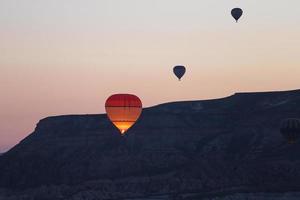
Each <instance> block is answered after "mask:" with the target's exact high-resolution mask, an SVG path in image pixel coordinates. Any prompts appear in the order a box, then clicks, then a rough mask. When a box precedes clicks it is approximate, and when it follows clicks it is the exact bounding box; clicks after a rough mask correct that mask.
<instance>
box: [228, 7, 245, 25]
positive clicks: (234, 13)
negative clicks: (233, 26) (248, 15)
mask: <svg viewBox="0 0 300 200" xmlns="http://www.w3.org/2000/svg"><path fill="white" fill-rule="evenodd" d="M231 15H232V17H233V18H234V19H235V21H236V22H238V20H239V19H240V18H241V16H242V15H243V10H242V9H241V8H234V9H232V10H231Z"/></svg>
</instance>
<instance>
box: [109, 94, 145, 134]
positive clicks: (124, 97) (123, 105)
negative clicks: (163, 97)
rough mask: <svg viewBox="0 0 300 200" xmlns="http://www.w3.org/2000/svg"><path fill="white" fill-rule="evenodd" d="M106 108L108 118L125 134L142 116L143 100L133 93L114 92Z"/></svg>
mask: <svg viewBox="0 0 300 200" xmlns="http://www.w3.org/2000/svg"><path fill="white" fill-rule="evenodd" d="M105 109H106V113H107V115H108V118H109V119H110V120H111V121H112V123H113V124H114V125H115V126H116V127H117V128H118V129H119V130H120V132H121V134H122V135H124V134H125V132H126V131H127V130H128V129H129V128H130V127H131V126H132V125H133V124H134V123H135V122H136V121H137V120H138V118H139V117H140V115H141V112H142V102H141V100H140V99H139V98H138V97H137V96H135V95H132V94H114V95H112V96H110V97H109V98H108V99H107V100H106V103H105Z"/></svg>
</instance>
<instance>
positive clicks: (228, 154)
mask: <svg viewBox="0 0 300 200" xmlns="http://www.w3.org/2000/svg"><path fill="white" fill-rule="evenodd" d="M288 117H296V118H297V117H298V118H299V117H300V90H297V91H288V92H269V93H239V94H235V95H233V96H230V97H227V98H223V99H216V100H207V101H192V102H175V103H168V104H163V105H159V106H155V107H151V108H147V109H144V110H143V113H142V116H141V118H140V120H139V121H138V122H137V124H136V125H135V126H134V127H132V128H131V129H130V130H129V132H128V133H127V135H126V136H125V137H122V136H120V134H119V133H118V131H117V130H116V129H115V128H114V127H113V126H112V124H111V123H110V122H109V121H108V119H107V117H106V115H74V116H58V117H49V118H46V119H43V120H41V121H40V122H39V123H38V125H37V127H36V129H35V131H34V132H33V133H32V134H31V135H30V136H28V137H27V138H25V139H24V140H23V141H22V142H21V143H20V144H18V145H17V146H15V147H14V148H13V149H11V150H10V151H9V152H7V153H5V154H4V155H3V156H1V157H0V169H1V171H0V187H2V188H8V189H28V188H40V187H44V186H46V185H48V186H49V185H52V186H51V187H58V188H59V189H57V188H56V189H55V191H57V190H59V194H60V195H62V196H64V195H66V196H68V197H70V196H72V195H73V196H74V195H75V194H77V195H79V194H82V193H84V192H86V191H93V192H92V193H93V194H94V196H97V197H102V198H121V197H122V198H125V197H132V196H147V195H153V194H171V193H172V194H179V193H202V194H209V193H211V192H226V191H228V190H229V191H236V192H240V191H241V192H254V193H256V192H272V191H274V192H288V191H300V170H299V169H300V156H299V155H300V144H295V145H288V144H287V143H286V141H285V140H284V139H283V138H282V137H281V135H280V133H279V124H280V121H281V120H282V119H284V118H288ZM49 187H50V186H49ZM62 188H64V189H62ZM70 188H72V189H70ZM51 191H52V190H51ZM67 191H69V192H70V191H72V192H70V193H71V194H69V193H68V192H67ZM48 193H49V192H48ZM64 193H65V194H64ZM82 195H83V194H82ZM55 198H57V196H56V197H55ZM79 199H80V198H79ZM87 199H92V198H87Z"/></svg>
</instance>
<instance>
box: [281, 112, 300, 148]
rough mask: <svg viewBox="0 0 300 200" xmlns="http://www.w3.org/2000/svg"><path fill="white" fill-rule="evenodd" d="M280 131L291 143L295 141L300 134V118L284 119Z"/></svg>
mask: <svg viewBox="0 0 300 200" xmlns="http://www.w3.org/2000/svg"><path fill="white" fill-rule="evenodd" d="M280 132H281V134H282V135H283V136H284V137H285V138H286V139H287V140H288V143H289V144H293V143H295V142H296V140H297V139H298V138H299V136H300V120H299V119H294V118H290V119H285V120H283V121H282V122H281V127H280Z"/></svg>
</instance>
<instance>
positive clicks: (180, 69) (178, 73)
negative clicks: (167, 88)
mask: <svg viewBox="0 0 300 200" xmlns="http://www.w3.org/2000/svg"><path fill="white" fill-rule="evenodd" d="M173 72H174V74H175V76H177V78H178V80H179V81H180V80H181V78H182V77H183V75H184V74H185V67H184V66H182V65H177V66H175V67H174V68H173Z"/></svg>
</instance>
